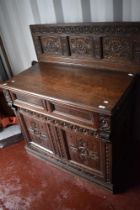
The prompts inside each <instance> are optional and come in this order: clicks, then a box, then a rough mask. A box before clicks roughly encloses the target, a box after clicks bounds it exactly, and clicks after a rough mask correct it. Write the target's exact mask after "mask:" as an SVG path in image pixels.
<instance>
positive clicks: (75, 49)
mask: <svg viewBox="0 0 140 210" xmlns="http://www.w3.org/2000/svg"><path fill="white" fill-rule="evenodd" d="M70 49H71V54H72V55H78V56H92V55H93V40H92V38H91V37H75V36H72V37H70Z"/></svg>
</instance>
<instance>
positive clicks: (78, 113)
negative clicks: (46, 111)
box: [50, 102, 98, 128]
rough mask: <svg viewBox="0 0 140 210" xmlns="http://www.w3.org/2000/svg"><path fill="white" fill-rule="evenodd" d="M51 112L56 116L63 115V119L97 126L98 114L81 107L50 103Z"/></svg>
mask: <svg viewBox="0 0 140 210" xmlns="http://www.w3.org/2000/svg"><path fill="white" fill-rule="evenodd" d="M50 107H51V112H52V114H53V115H55V116H61V117H63V119H66V120H71V121H73V122H76V123H80V124H82V125H85V126H88V127H92V128H97V127H98V115H97V114H96V113H92V112H89V111H87V110H83V109H80V108H75V107H72V106H68V105H65V104H59V103H52V102H51V103H50Z"/></svg>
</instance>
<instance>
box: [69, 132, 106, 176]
mask: <svg viewBox="0 0 140 210" xmlns="http://www.w3.org/2000/svg"><path fill="white" fill-rule="evenodd" d="M66 137H67V144H68V149H69V156H70V161H71V163H73V164H75V165H77V166H80V167H82V168H85V170H86V169H87V170H89V171H91V172H93V173H96V174H98V175H100V176H102V177H104V176H105V158H104V157H105V143H103V142H101V141H99V140H97V139H94V138H93V137H90V136H82V135H79V134H71V133H67V134H66Z"/></svg>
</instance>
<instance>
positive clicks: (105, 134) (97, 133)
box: [20, 108, 110, 141]
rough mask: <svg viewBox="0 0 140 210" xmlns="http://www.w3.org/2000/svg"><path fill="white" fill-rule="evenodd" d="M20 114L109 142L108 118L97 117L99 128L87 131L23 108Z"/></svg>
mask: <svg viewBox="0 0 140 210" xmlns="http://www.w3.org/2000/svg"><path fill="white" fill-rule="evenodd" d="M20 112H21V113H23V114H28V115H31V117H32V118H37V119H41V120H44V121H47V123H50V124H52V125H54V126H59V127H61V128H62V129H68V130H70V131H72V132H75V133H77V132H78V133H81V134H83V135H87V136H93V137H95V138H98V139H101V140H103V141H110V120H109V117H107V116H104V115H100V116H99V128H98V129H88V128H84V127H81V126H78V125H74V124H72V123H69V122H65V121H62V120H58V119H54V118H53V117H50V116H44V115H42V114H38V113H35V112H32V111H29V110H26V109H23V108H20Z"/></svg>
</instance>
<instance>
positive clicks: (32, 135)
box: [0, 23, 140, 192]
mask: <svg viewBox="0 0 140 210" xmlns="http://www.w3.org/2000/svg"><path fill="white" fill-rule="evenodd" d="M31 32H32V35H33V40H34V44H35V49H36V52H37V55H38V60H39V62H38V63H36V64H34V65H33V66H32V67H31V68H29V69H27V70H26V71H24V72H22V73H20V74H19V75H17V76H15V77H13V78H12V79H11V80H9V81H7V82H6V83H4V84H3V83H1V84H0V87H1V88H3V89H4V91H5V95H6V98H7V101H8V104H10V105H12V106H13V107H14V108H15V109H16V113H17V116H18V117H19V120H20V124H21V127H22V131H23V134H24V137H25V139H26V141H27V146H26V148H27V150H28V151H29V152H31V153H33V154H35V155H37V156H39V157H41V158H43V159H46V160H48V161H50V162H52V163H54V164H57V165H59V166H61V167H63V168H64V169H66V170H68V171H71V172H73V173H75V174H77V175H80V176H82V177H84V178H86V179H88V180H90V181H94V182H95V183H98V184H100V185H102V186H104V187H106V188H107V189H109V190H111V191H112V192H119V191H120V190H121V189H123V188H124V187H125V186H126V177H128V174H129V171H128V168H129V167H127V166H128V165H129V163H130V161H131V158H130V155H129V154H130V153H131V157H132V156H133V149H132V145H133V141H134V140H135V139H136V137H137V138H138V137H139V135H140V134H139V131H138V130H139V129H137V130H136V128H138V122H139V120H138V119H139V112H138V111H135V112H134V108H135V110H138V105H137V106H136V103H137V100H138V91H139V86H138V83H139V74H138V72H139V71H140V66H139V62H140V59H139V47H138V46H139V34H140V24H139V23H104V24H103V23H91V24H90V23H87V24H66V25H65V24H64V25H62V24H60V25H34V26H31ZM136 43H137V44H136ZM137 113H138V114H137ZM134 125H135V127H134ZM136 133H137V135H136Z"/></svg>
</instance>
